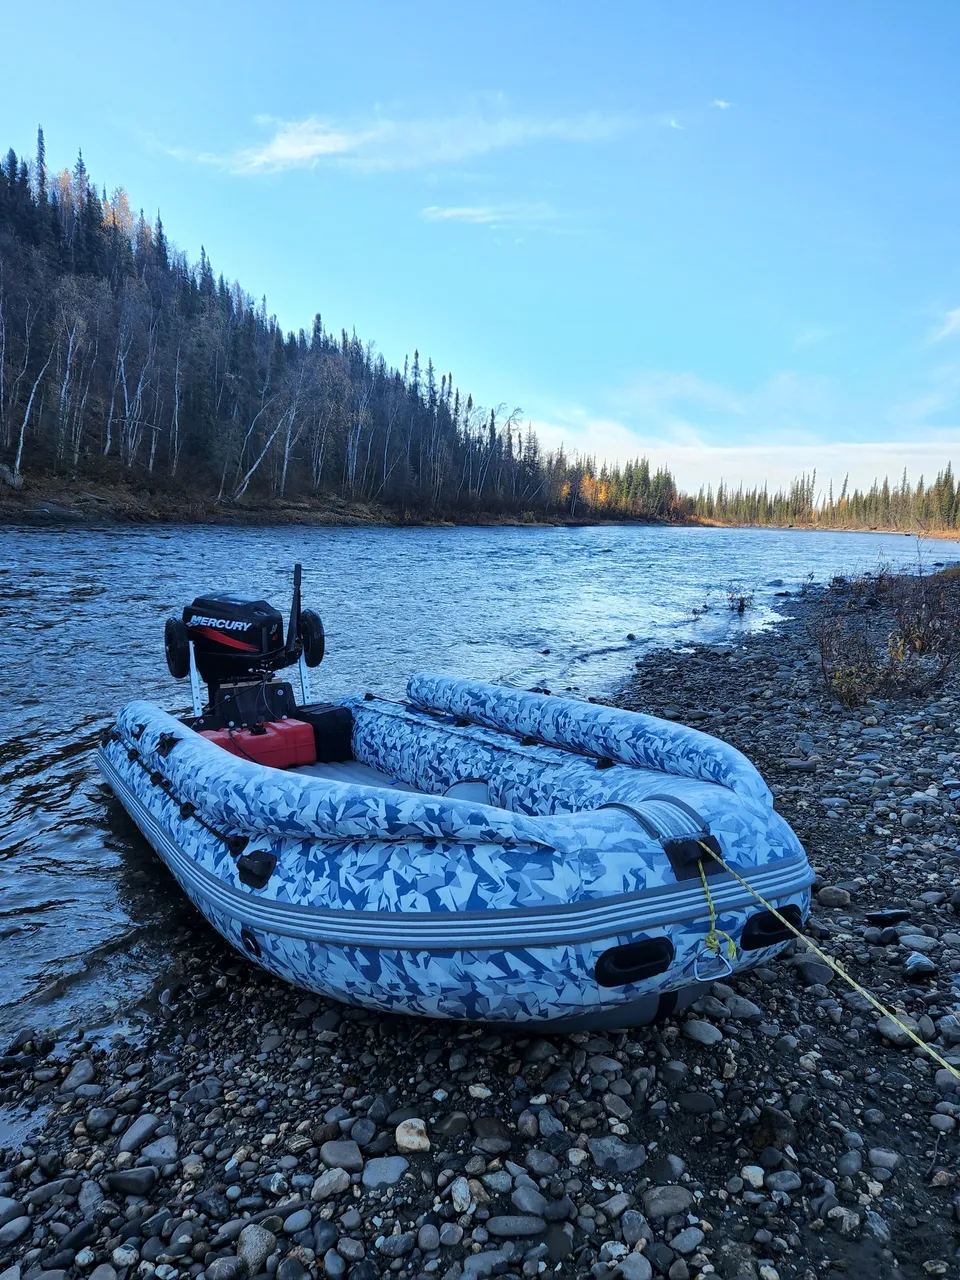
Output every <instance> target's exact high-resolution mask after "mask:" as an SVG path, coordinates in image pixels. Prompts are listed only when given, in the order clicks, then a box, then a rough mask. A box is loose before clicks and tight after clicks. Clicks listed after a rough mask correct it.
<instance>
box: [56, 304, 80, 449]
mask: <svg viewBox="0 0 960 1280" xmlns="http://www.w3.org/2000/svg"><path fill="white" fill-rule="evenodd" d="M64 323H66V317H64ZM79 325H80V321H79V319H74V322H73V325H72V327H71V329H70V331H69V333H68V335H67V354H66V357H65V362H64V369H63V377H62V379H61V380H60V396H59V401H58V405H57V457H58V458H62V457H63V453H64V449H65V447H66V441H67V410H68V407H69V404H70V378H71V376H72V373H73V351H74V346H75V344H76V340H77V329H78V328H79Z"/></svg>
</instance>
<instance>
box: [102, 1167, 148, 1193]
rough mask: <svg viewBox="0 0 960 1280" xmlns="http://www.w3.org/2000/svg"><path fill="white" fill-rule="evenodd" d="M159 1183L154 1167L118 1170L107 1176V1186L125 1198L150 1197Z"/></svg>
mask: <svg viewBox="0 0 960 1280" xmlns="http://www.w3.org/2000/svg"><path fill="white" fill-rule="evenodd" d="M156 1181H157V1171H156V1169H155V1168H154V1167H153V1165H146V1166H145V1167H144V1168H142V1169H117V1170H115V1171H114V1172H113V1173H108V1174H107V1184H108V1186H109V1187H110V1189H111V1190H112V1191H119V1192H120V1193H121V1194H122V1195H125V1196H148V1195H149V1194H150V1192H151V1191H152V1190H153V1187H154V1184H155V1183H156Z"/></svg>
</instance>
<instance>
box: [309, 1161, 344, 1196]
mask: <svg viewBox="0 0 960 1280" xmlns="http://www.w3.org/2000/svg"><path fill="white" fill-rule="evenodd" d="M349 1186H350V1175H349V1173H347V1171H346V1169H327V1170H325V1171H324V1172H323V1173H321V1175H320V1177H319V1178H317V1180H316V1182H314V1184H313V1190H312V1191H311V1192H310V1199H311V1200H329V1199H330V1197H331V1196H339V1195H342V1194H343V1192H344V1191H346V1190H347V1188H348V1187H349Z"/></svg>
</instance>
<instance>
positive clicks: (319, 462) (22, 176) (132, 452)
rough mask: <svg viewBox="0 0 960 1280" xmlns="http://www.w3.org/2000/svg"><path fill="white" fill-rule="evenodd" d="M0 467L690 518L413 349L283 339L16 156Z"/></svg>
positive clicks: (638, 470)
mask: <svg viewBox="0 0 960 1280" xmlns="http://www.w3.org/2000/svg"><path fill="white" fill-rule="evenodd" d="M0 465H2V467H3V471H2V474H3V476H4V478H5V479H6V481H7V483H8V484H13V485H15V486H20V485H22V483H23V478H24V476H25V475H26V476H31V475H36V476H49V475H51V474H59V475H64V476H70V475H83V476H87V477H89V476H99V477H102V478H110V477H117V476H118V475H123V474H125V473H127V474H131V475H135V476H136V477H138V480H140V481H141V482H142V483H144V484H146V485H147V486H148V487H151V486H153V487H159V488H163V487H164V486H167V487H168V488H173V487H178V488H181V489H185V490H187V491H189V492H192V493H195V494H197V495H199V496H203V497H206V498H212V499H215V500H216V501H218V502H220V503H224V504H230V503H238V502H241V501H243V500H244V499H251V498H254V497H256V498H264V497H267V498H274V499H277V498H303V497H308V498H322V497H335V498H339V499H344V500H347V501H351V502H376V503H380V504H383V505H385V506H389V507H393V508H396V509H398V510H399V511H403V512H408V513H410V514H411V515H414V516H445V515H449V516H453V517H456V516H458V515H464V516H465V515H469V514H470V513H477V512H484V513H489V514H497V513H505V514H511V515H524V514H529V515H532V516H534V517H537V516H547V515H552V514H557V515H564V516H567V517H572V518H584V519H589V518H593V517H596V516H597V515H610V516H619V517H634V518H641V519H656V520H677V519H680V518H682V517H683V516H684V514H685V512H684V504H683V502H682V501H681V498H680V495H679V494H678V492H677V489H676V485H675V483H674V480H673V477H672V476H671V474H670V473H669V472H668V471H666V470H657V471H652V470H651V468H650V466H649V463H648V462H647V461H646V459H639V460H637V461H636V462H634V463H629V464H627V465H625V466H621V467H614V468H608V467H598V466H597V464H596V461H595V460H594V459H593V458H589V457H578V456H574V455H570V454H567V453H566V452H565V451H564V450H562V449H558V450H556V451H545V450H543V449H541V447H540V444H539V442H538V440H537V438H536V435H535V434H534V432H533V431H532V430H531V429H530V427H529V426H528V427H527V428H526V429H525V430H524V429H523V427H522V425H521V422H520V414H519V410H514V411H513V412H508V411H507V409H506V406H504V405H499V406H495V407H492V408H483V407H481V406H480V405H479V404H477V403H475V402H474V400H473V397H472V396H471V395H469V394H468V395H464V394H463V393H462V392H461V390H460V388H459V387H457V386H456V385H455V383H454V379H453V376H452V374H450V373H439V374H438V371H437V370H436V368H435V367H434V364H433V361H432V360H429V359H428V360H426V361H425V362H424V361H423V360H421V358H420V355H419V352H417V351H414V353H413V357H412V359H408V360H405V361H404V365H403V368H402V370H401V369H396V368H391V367H389V366H388V365H387V363H386V361H385V360H384V358H383V357H382V356H381V355H378V354H377V353H376V351H375V350H374V347H373V345H372V343H369V342H367V343H364V342H361V340H360V339H359V338H358V337H357V335H356V333H350V334H348V333H347V332H346V331H345V330H342V331H341V332H340V333H339V335H335V334H333V333H330V332H328V331H327V329H326V328H325V326H324V324H323V321H322V319H321V316H320V315H319V314H318V315H316V316H315V318H314V320H313V324H312V326H311V328H310V331H309V332H307V331H305V330H303V329H301V330H300V331H299V332H296V333H294V332H286V333H285V332H284V331H283V330H282V329H281V327H280V325H279V324H278V323H277V320H276V318H275V317H274V316H272V315H269V314H268V312H267V305H266V299H262V300H261V301H260V302H259V303H257V302H256V301H255V300H254V299H253V298H252V297H250V296H249V295H248V294H247V293H246V292H245V291H244V289H243V288H242V287H241V285H240V284H238V283H236V282H231V281H228V280H226V279H225V278H224V276H223V275H222V274H215V273H214V269H213V266H212V264H211V262H210V259H209V258H208V256H207V254H206V251H205V250H203V249H201V253H200V261H199V263H190V262H189V261H188V260H187V257H186V255H185V254H184V253H182V252H180V251H179V250H177V248H176V247H175V246H174V245H173V244H172V243H171V242H170V241H169V240H168V238H167V235H166V232H165V230H164V227H163V223H162V221H161V219H160V217H159V215H158V216H157V217H156V218H155V219H154V220H153V221H152V222H151V221H148V220H147V219H146V218H145V217H144V215H143V212H142V211H141V212H140V213H139V214H137V215H135V214H134V212H133V209H132V207H131V203H130V200H129V198H128V196H127V194H126V192H125V191H124V190H123V188H119V187H118V188H117V189H116V190H115V191H114V192H113V193H112V195H108V194H107V192H106V190H105V189H99V190H98V188H97V187H96V186H95V185H94V183H93V181H92V179H91V177H90V175H89V174H88V172H87V169H86V165H85V164H84V161H83V157H82V154H81V155H80V156H78V158H77V162H76V164H75V165H74V167H73V169H72V171H67V170H62V171H60V172H57V173H51V172H49V171H48V168H47V163H46V148H45V143H44V137H43V131H42V130H40V131H39V133H38V139H37V152H36V156H35V157H34V158H32V159H31V160H29V161H28V160H27V159H26V158H24V157H18V156H17V155H16V153H15V152H14V151H13V150H11V151H10V152H8V154H7V156H6V159H5V160H4V161H3V162H2V163H0Z"/></svg>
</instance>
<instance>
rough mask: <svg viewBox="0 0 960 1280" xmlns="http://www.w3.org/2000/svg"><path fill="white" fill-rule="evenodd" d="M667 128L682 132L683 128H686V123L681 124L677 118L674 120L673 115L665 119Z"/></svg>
mask: <svg viewBox="0 0 960 1280" xmlns="http://www.w3.org/2000/svg"><path fill="white" fill-rule="evenodd" d="M667 128H668V129H679V130H680V132H681V133H682V132H683V131H684V129H686V125H683V124H681V123H680V121H679V120H675V119H674V118H673V116H671V117H670V119H669V120H668V121H667Z"/></svg>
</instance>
